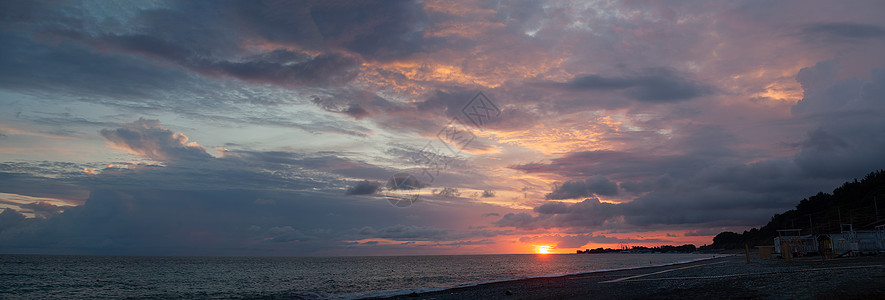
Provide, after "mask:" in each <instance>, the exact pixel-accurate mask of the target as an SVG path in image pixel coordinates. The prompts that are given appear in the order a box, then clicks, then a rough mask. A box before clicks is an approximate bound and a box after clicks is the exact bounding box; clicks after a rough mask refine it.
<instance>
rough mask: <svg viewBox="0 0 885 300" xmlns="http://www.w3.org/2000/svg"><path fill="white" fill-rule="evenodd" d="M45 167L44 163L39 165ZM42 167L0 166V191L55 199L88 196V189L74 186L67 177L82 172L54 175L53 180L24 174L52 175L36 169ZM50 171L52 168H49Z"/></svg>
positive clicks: (83, 197)
mask: <svg viewBox="0 0 885 300" xmlns="http://www.w3.org/2000/svg"><path fill="white" fill-rule="evenodd" d="M41 165H46V163H41ZM43 168H44V167H40V166H32V167H22V166H21V165H16V164H9V163H4V164H0V191H3V192H5V193H14V194H20V195H26V196H32V197H47V198H56V199H70V200H82V199H86V198H87V197H88V196H89V191H88V189H86V188H84V187H82V186H78V185H76V184H75V183H74V182H73V181H72V180H70V179H69V178H68V177H71V176H72V175H80V176H82V174H83V173H82V172H78V173H77V174H58V173H56V174H54V175H55V176H54V177H55V178H47V177H41V176H35V175H31V174H26V173H23V172H29V173H34V174H52V172H42V171H39V170H38V169H43ZM49 168H50V170H51V169H52V168H54V166H49ZM80 170H82V168H74V169H68V171H80Z"/></svg>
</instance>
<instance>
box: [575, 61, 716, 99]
mask: <svg viewBox="0 0 885 300" xmlns="http://www.w3.org/2000/svg"><path fill="white" fill-rule="evenodd" d="M560 85H561V86H563V87H565V88H567V89H571V90H576V91H584V90H589V91H624V93H625V94H626V95H627V96H628V97H631V98H633V99H636V100H639V101H643V102H649V103H669V102H678V101H684V100H690V99H694V98H697V97H700V96H704V95H707V94H711V93H712V92H713V88H712V87H711V86H708V85H705V84H702V83H698V82H695V81H693V80H691V79H688V78H685V77H682V76H679V75H677V74H676V73H674V72H673V71H670V70H666V69H649V70H646V74H637V75H631V76H623V77H607V76H602V75H595V74H592V75H582V76H577V77H575V78H574V79H572V80H571V81H569V82H567V83H562V84H560Z"/></svg>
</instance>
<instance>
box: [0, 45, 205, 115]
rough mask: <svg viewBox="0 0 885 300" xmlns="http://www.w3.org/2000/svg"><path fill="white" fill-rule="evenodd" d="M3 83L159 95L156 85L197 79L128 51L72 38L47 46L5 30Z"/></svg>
mask: <svg viewBox="0 0 885 300" xmlns="http://www.w3.org/2000/svg"><path fill="white" fill-rule="evenodd" d="M0 40H2V41H3V43H4V44H5V45H7V46H6V47H2V48H0V87H3V88H5V89H9V90H15V91H24V92H29V91H54V92H66V93H71V94H73V95H76V96H87V97H88V96H97V95H101V96H109V97H116V98H122V99H124V100H125V99H132V98H147V97H153V96H157V94H156V93H155V91H156V90H155V89H158V88H160V87H162V89H165V90H180V89H182V86H183V85H185V84H187V83H189V82H192V80H191V78H189V76H188V75H187V74H186V73H185V72H182V71H180V70H175V69H169V68H163V67H161V66H155V65H150V64H145V63H144V62H142V61H140V60H138V59H136V58H133V57H127V56H119V55H110V54H99V53H95V52H94V51H92V50H90V49H88V48H85V47H83V46H79V45H73V44H71V42H67V41H61V42H60V45H58V46H50V45H44V44H41V43H36V42H33V41H31V40H30V39H29V38H26V37H24V36H22V35H16V34H14V33H7V32H4V31H0Z"/></svg>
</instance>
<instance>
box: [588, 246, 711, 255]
mask: <svg viewBox="0 0 885 300" xmlns="http://www.w3.org/2000/svg"><path fill="white" fill-rule="evenodd" d="M696 250H698V248H697V247H696V246H695V245H692V244H685V245H682V246H670V245H664V246H660V247H651V248H649V247H645V246H633V247H632V248H630V250H627V249H612V248H605V249H603V248H596V249H585V250H584V251H581V250H578V251H577V253H579V254H580V253H593V254H595V253H610V252H640V253H653V252H657V253H668V252H673V253H692V252H695V251H696Z"/></svg>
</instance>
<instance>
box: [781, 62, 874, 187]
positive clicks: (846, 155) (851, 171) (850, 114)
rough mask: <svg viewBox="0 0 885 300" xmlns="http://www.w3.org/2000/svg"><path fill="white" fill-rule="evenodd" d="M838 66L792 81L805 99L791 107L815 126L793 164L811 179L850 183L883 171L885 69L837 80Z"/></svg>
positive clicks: (813, 69)
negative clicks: (838, 179) (826, 178)
mask: <svg viewBox="0 0 885 300" xmlns="http://www.w3.org/2000/svg"><path fill="white" fill-rule="evenodd" d="M838 71H839V63H838V62H836V61H825V62H820V63H818V64H816V65H815V66H814V67H808V68H804V69H802V70H801V71H800V72H799V75H797V80H798V81H799V82H800V83H801V84H802V87H803V88H804V89H805V95H804V97H803V98H802V100H800V101H799V102H798V103H796V105H795V106H793V108H792V112H793V114H794V115H795V116H796V117H798V118H806V119H808V120H811V121H812V122H814V127H813V128H812V129H811V130H809V131H808V132H807V134H806V136H805V137H804V138H803V139H802V140H800V141H799V142H797V143H795V146H796V147H798V149H799V152H798V153H797V154H796V156H795V163H796V164H797V165H799V167H800V168H801V169H802V170H803V171H805V172H806V173H807V174H809V175H812V176H815V177H828V178H846V177H848V178H850V177H852V176H854V177H856V176H860V175H862V174H866V173H868V172H871V171H874V170H876V169H879V168H882V166H885V156H882V155H880V153H882V151H885V131H883V130H881V129H882V128H885V119H883V118H882V117H881V116H882V115H883V114H885V69H882V68H873V69H872V70H871V71H870V78H869V80H861V79H858V78H846V79H839V78H838V76H837V74H838Z"/></svg>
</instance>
